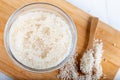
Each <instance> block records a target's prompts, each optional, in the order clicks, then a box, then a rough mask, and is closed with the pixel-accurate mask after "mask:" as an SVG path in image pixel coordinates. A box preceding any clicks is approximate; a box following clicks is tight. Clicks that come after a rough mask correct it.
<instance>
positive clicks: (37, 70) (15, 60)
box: [4, 2, 77, 73]
mask: <svg viewBox="0 0 120 80" xmlns="http://www.w3.org/2000/svg"><path fill="white" fill-rule="evenodd" d="M36 4H38V5H39V4H42V5H49V6H52V7H54V8H56V9H58V10H60V11H61V12H62V14H64V15H65V16H66V17H67V18H68V20H69V22H70V25H71V27H72V29H73V31H74V34H75V35H74V40H73V39H72V40H73V41H74V42H72V48H71V49H72V50H71V51H70V52H69V54H68V56H66V57H65V59H64V60H63V61H61V62H60V63H59V64H57V65H56V66H53V67H50V68H45V69H35V68H31V67H28V66H26V65H24V64H22V63H21V62H20V61H18V60H17V59H16V58H15V57H14V55H13V54H12V51H11V49H10V46H9V41H8V34H7V33H6V32H7V30H8V29H9V27H10V23H11V20H12V19H13V17H14V16H15V14H17V13H19V11H20V10H22V9H23V8H25V7H27V6H30V5H36ZM8 33H9V32H8ZM72 36H73V35H72ZM73 43H74V44H73ZM76 43H77V30H76V27H75V24H74V22H73V21H72V19H71V17H70V16H69V15H68V14H67V13H66V12H65V11H63V10H62V9H61V8H59V7H58V6H55V5H53V4H51V3H46V2H34V3H29V4H26V5H24V6H22V7H20V8H18V9H17V10H15V12H13V13H12V15H11V16H10V17H9V19H8V21H7V23H6V25H5V29H4V46H5V49H6V51H7V54H8V55H9V56H10V58H11V59H12V60H13V62H14V63H16V65H18V66H20V67H21V68H24V69H25V70H28V71H30V72H38V73H43V72H50V71H53V70H56V69H59V68H60V67H61V66H63V65H64V64H65V63H66V62H67V60H68V59H69V58H70V56H72V54H74V51H75V48H76Z"/></svg>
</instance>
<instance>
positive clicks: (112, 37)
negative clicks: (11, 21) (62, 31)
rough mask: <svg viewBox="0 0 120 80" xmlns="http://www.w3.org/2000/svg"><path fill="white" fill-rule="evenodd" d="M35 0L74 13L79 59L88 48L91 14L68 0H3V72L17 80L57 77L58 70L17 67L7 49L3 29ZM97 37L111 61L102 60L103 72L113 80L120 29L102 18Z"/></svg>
mask: <svg viewBox="0 0 120 80" xmlns="http://www.w3.org/2000/svg"><path fill="white" fill-rule="evenodd" d="M31 2H49V3H52V4H54V5H56V6H58V7H60V8H61V9H63V10H64V11H65V12H66V13H67V14H69V15H70V17H71V18H72V19H73V21H74V23H75V25H76V28H77V34H78V42H77V52H78V53H79V57H78V58H81V56H82V55H83V52H84V50H85V48H86V47H87V42H88V35H89V31H88V30H89V23H90V20H89V19H90V17H91V16H90V15H89V14H87V13H85V12H83V11H82V10H80V9H78V8H76V7H75V6H73V5H71V4H69V3H67V2H66V1H64V0H0V71H2V72H4V73H6V74H7V75H9V76H11V77H12V78H14V79H17V80H21V79H22V80H24V79H28V80H33V79H37V80H38V79H39V80H57V78H56V75H57V70H56V71H53V72H48V73H43V74H40V73H32V72H29V71H26V70H23V69H21V68H20V67H18V66H16V65H15V64H14V63H13V61H12V60H11V59H10V58H9V56H8V55H7V53H6V50H5V48H4V43H3V34H4V33H3V32H4V27H5V24H6V22H7V20H8V18H9V16H10V15H11V14H12V13H13V12H14V11H15V10H16V9H17V8H19V7H21V6H23V5H25V4H28V3H31ZM95 37H96V38H100V39H102V40H103V43H104V54H103V58H105V59H106V60H107V62H104V61H102V67H103V72H104V73H105V74H106V75H107V77H108V78H109V80H112V79H113V78H114V76H115V74H116V72H117V70H118V68H119V67H120V32H119V31H117V30H115V29H113V28H111V27H110V26H108V25H107V24H104V23H103V22H101V21H99V23H98V29H97V31H96V36H95ZM114 43H116V44H117V46H113V44H114Z"/></svg>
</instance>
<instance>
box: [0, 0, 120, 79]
mask: <svg viewBox="0 0 120 80" xmlns="http://www.w3.org/2000/svg"><path fill="white" fill-rule="evenodd" d="M67 1H68V2H70V3H72V4H73V5H75V6H77V7H78V8H80V9H82V10H84V11H85V12H87V13H89V14H91V15H93V16H97V17H99V19H100V20H102V21H103V22H105V23H107V24H109V25H111V26H112V27H113V28H115V29H117V30H119V31H120V9H119V8H120V0H67ZM0 80H12V79H11V78H8V77H7V76H6V75H4V74H3V73H0ZM114 80H120V70H119V71H118V73H117V74H116V77H115V79H114Z"/></svg>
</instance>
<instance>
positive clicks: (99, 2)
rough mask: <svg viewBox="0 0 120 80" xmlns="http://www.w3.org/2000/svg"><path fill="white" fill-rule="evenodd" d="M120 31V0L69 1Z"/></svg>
mask: <svg viewBox="0 0 120 80" xmlns="http://www.w3.org/2000/svg"><path fill="white" fill-rule="evenodd" d="M67 1H68V2H70V3H72V4H73V5H75V6H77V7H79V8H80V9H82V10H84V11H85V12H87V13H89V14H91V15H93V16H97V17H99V19H100V20H102V21H103V22H105V23H107V24H109V25H111V26H112V27H113V28H115V29H117V30H119V31H120V9H119V7H120V0H67Z"/></svg>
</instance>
